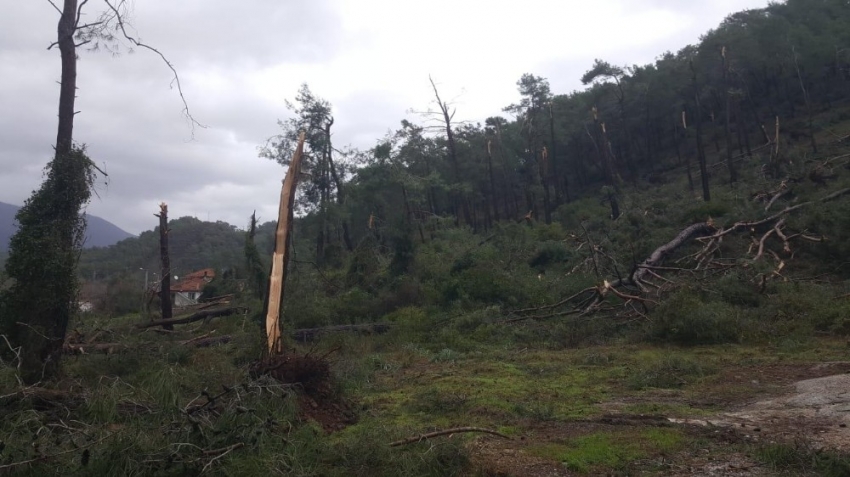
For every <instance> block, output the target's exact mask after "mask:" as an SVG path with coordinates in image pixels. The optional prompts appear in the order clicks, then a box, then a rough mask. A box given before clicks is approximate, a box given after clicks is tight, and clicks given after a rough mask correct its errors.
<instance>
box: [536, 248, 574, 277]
mask: <svg viewBox="0 0 850 477" xmlns="http://www.w3.org/2000/svg"><path fill="white" fill-rule="evenodd" d="M572 255H573V254H572V251H570V250H569V249H567V247H565V246H564V244H562V243H561V242H554V241H548V242H543V243H542V244H540V245H539V246H538V247H537V252H536V253H535V254H534V256H533V257H531V260H529V261H528V266H530V267H532V268H535V269H537V270H540V271H542V270H543V269H545V268H546V267H547V266H549V265H554V264H557V263H562V262H566V261H568V260H569V259H570V258H572Z"/></svg>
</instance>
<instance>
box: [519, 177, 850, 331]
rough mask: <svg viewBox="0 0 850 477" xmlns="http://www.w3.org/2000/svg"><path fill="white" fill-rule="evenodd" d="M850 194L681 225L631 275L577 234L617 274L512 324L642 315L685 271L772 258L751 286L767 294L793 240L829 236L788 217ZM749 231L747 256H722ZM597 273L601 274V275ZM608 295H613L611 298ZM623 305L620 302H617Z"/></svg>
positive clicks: (595, 261)
mask: <svg viewBox="0 0 850 477" xmlns="http://www.w3.org/2000/svg"><path fill="white" fill-rule="evenodd" d="M784 184H785V181H783V183H782V184H781V185H780V187H779V189H778V190H777V191H773V192H772V193H770V194H767V195H768V196H770V197H771V198H770V200H769V202H768V204H767V206H766V207H765V212H767V211H769V209H770V207H771V206H772V205H773V204H774V203H775V202H776V201H777V199H778V198H780V197H783V196H784V195H785V186H784ZM848 194H850V188H843V189H839V190H836V191H834V192H832V193H829V194H826V195H824V196H822V197H821V198H819V199H816V200H811V201H808V202H802V203H798V204H795V205H788V206H787V207H785V208H784V209H782V210H780V211H778V212H776V213H773V214H770V215H768V216H767V217H765V218H761V219H754V220H746V221H738V222H735V223H733V224H731V225H729V226H728V227H723V226H719V227H718V226H717V225H716V224H715V223H714V222H713V220H711V219H709V220H708V221H707V222H700V223H695V224H692V225H690V226H688V227H685V228H684V229H682V230H681V231H680V232H679V233H678V234H676V236H675V237H674V238H673V239H672V240H670V241H669V242H667V243H665V244H663V245H661V246H659V247H658V248H656V249H655V250H654V251H653V252H652V253H651V254H650V255H649V256H648V257H647V258H646V259H645V260H643V261H642V262H641V263H635V264H633V266H632V268H631V271H630V272H629V273H628V275H624V274H622V273H621V268H619V267H618V266H617V265H616V263H615V260H614V259H613V258H612V257H611V256H610V255H609V254H607V253H606V252H605V251H604V250H603V249H602V247H600V246H598V245H595V244H594V243H593V242H592V241H591V239H590V237H589V236H588V237H587V238H586V239H585V240H581V239H579V238H578V237H576V241H577V242H580V243H579V248H583V247H584V245H587V246H588V250H589V254H590V256H589V257H588V258H587V260H586V263H589V264H592V265H593V267H594V268H595V269H596V270H597V272H598V270H599V263H600V262H602V261H609V262H611V263H612V264H613V268H614V270H615V271H616V273H617V275H618V277H617V278H616V279H611V280H607V279H603V278H602V277H601V276H599V278H600V280H601V283H599V284H597V285H596V286H592V287H588V288H585V289H583V290H580V291H578V292H577V293H575V294H573V295H571V296H569V297H568V298H566V299H563V300H561V301H559V302H557V303H553V304H549V305H543V306H539V307H532V308H525V309H521V310H515V311H514V312H513V313H514V315H515V316H514V317H513V318H511V319H508V320H507V321H508V322H515V321H523V320H529V319H543V318H551V317H559V316H568V315H579V316H587V315H591V314H594V313H598V312H611V313H614V314H620V315H625V316H633V315H641V316H644V315H645V313H646V312H647V311H648V309H649V306H652V305H655V304H657V301H656V300H654V299H653V298H652V297H653V296H655V297H658V296H661V294H662V293H664V292H669V291H672V290H673V289H675V288H677V287H678V286H680V285H681V284H682V283H677V279H676V278H675V277H676V276H679V275H684V276H686V279H685V280H684V282H685V283H690V282H694V281H695V280H698V279H699V276H700V275H711V274H716V273H723V272H725V271H728V270H732V269H734V268H738V267H743V268H752V266H753V265H754V264H756V263H757V262H759V261H761V260H763V259H764V258H765V257H770V259H772V260H773V261H774V266H773V267H772V270H769V271H766V272H761V273H756V274H755V276H754V277H753V284H754V285H755V286H756V288H757V289H758V290H759V291H760V292H763V291H764V290H765V287H766V285H767V283H768V282H769V281H771V280H787V277H786V276H785V275H783V270H784V269H785V267H786V263H787V261H788V260H791V259H792V258H793V257H794V255H795V252H794V250H793V248H792V245H791V244H792V243H793V242H795V241H807V242H823V241H824V240H825V237H823V236H820V235H816V234H811V233H808V232H807V231H790V230H788V225H787V218H788V217H789V216H790V215H791V214H792V213H794V212H795V211H798V210H800V209H805V208H808V207H812V206H816V205H819V204H825V203H828V202H832V201H834V200H837V199H839V198H842V197H844V196H846V195H848ZM747 232H748V233H749V234H750V240H749V246H748V248H747V251H746V253H745V254H744V256H739V257H723V256H722V255H721V254H720V251H721V246H722V245H723V242H724V239H727V238H728V237H730V236H732V235H733V234H743V233H747ZM769 241H778V243H779V244H781V251H778V252H777V251H775V250H773V248H776V247H772V248H771V247H769V246H768V243H769ZM694 243H696V244H698V245H699V247H698V249H697V251H695V252H693V253H691V254H688V255H685V256H683V257H680V258H678V259H677V260H676V263H674V264H672V265H671V264H669V263H667V262H668V261H669V260H670V259H671V258H672V257H673V256H674V254H675V253H676V252H677V251H678V250H679V249H681V248H683V247H685V246H687V245H689V244H694ZM597 275H599V274H598V273H597ZM609 298H614V299H613V300H609ZM618 303H619V304H618Z"/></svg>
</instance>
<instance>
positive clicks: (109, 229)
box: [0, 202, 134, 252]
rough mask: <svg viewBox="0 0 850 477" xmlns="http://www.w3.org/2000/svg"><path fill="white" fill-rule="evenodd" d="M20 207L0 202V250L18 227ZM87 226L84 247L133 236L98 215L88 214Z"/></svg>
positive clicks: (111, 242) (98, 245)
mask: <svg viewBox="0 0 850 477" xmlns="http://www.w3.org/2000/svg"><path fill="white" fill-rule="evenodd" d="M18 209H20V207H18V206H16V205H12V204H6V203H5V202H0V252H5V251H6V250H8V249H9V239H10V238H12V235H13V234H14V233H15V231H16V230H17V229H18V224H17V222H15V214H16V213H17V212H18ZM87 218H88V226H87V227H86V242H85V247H86V248H91V247H108V246H110V245H113V244H116V243H118V242H120V241H121V240H124V239H126V238H130V237H134V235H133V234H130V233H128V232H125V231H123V230H121V229H120V228H118V226H116V225H115V224H112V223H110V222H108V221H106V220H104V219H101V218H100V217H95V216H94V215H88V216H87Z"/></svg>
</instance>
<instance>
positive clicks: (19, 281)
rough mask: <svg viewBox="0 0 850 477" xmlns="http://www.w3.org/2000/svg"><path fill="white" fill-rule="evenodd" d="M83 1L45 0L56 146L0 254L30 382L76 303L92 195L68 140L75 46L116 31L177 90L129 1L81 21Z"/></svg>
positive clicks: (2, 305) (12, 323)
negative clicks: (56, 61) (52, 16)
mask: <svg viewBox="0 0 850 477" xmlns="http://www.w3.org/2000/svg"><path fill="white" fill-rule="evenodd" d="M88 2H89V0H82V1H81V2H78V1H77V0H64V2H63V4H62V8H61V9H60V8H59V7H58V6H57V5H56V4H54V3H53V2H50V3H51V5H53V7H54V8H55V9H56V11H57V12H58V13H59V22H58V25H57V39H56V41H55V42H53V43H51V45H50V46H49V49H52V48H53V47H58V48H59V54H60V57H61V63H62V73H61V81H60V88H59V125H58V128H57V134H56V145H55V146H54V149H55V153H54V156H53V160H52V161H51V162H50V163H49V164H48V165H47V170H46V176H47V177H46V179H45V181H44V182H43V183H42V185H41V188H40V189H39V190H37V191H35V192H34V193H33V195H32V196H31V197H30V198H29V199H28V200H27V202H26V203H25V204H24V206H23V207H22V208H21V209H20V210H19V211H18V214H17V215H16V218H17V221H18V225H19V227H18V231H17V232H16V233H15V235H14V236H13V237H12V240H11V242H10V247H9V250H10V251H9V259H8V261H7V262H6V272H7V274H8V275H9V277H10V278H12V279H14V282H13V283H14V284H13V285H12V287H11V288H9V289H8V290H6V291H4V292H3V294H2V296H0V332H2V333H3V334H5V335H6V336H7V337H8V338H9V339H10V341H11V343H12V345H13V346H15V347H17V348H19V356H20V359H21V363H20V370H21V379H22V380H23V381H24V382H26V383H29V384H32V383H36V382H39V381H41V380H44V379H50V378H52V377H54V376H56V374H57V373H58V372H59V361H60V357H61V355H62V346H63V344H64V341H65V333H66V331H67V328H68V322H69V321H70V320H71V318H72V317H73V315H74V313H75V312H76V311H77V308H78V305H77V278H76V267H77V259H78V257H79V250H80V248H81V247H82V245H83V240H84V237H85V235H84V233H85V219H84V218H83V217H82V216H81V215H80V210H81V209H82V207H83V206H84V205H85V204H86V203H88V201H89V198H90V197H91V187H92V184H93V183H94V177H95V170H98V169H97V167H96V166H95V165H94V163H93V162H92V161H91V159H89V157H88V156H87V155H86V153H85V146H82V145H77V144H75V143H74V117H75V115H76V111H75V110H74V105H75V102H76V95H77V48H78V47H80V46H82V45H85V44H88V43H92V42H95V44H97V43H98V42H116V41H117V40H118V36H120V37H122V38H123V39H125V40H127V41H129V42H130V43H132V44H133V45H134V46H136V47H141V48H145V49H148V50H150V51H153V52H155V53H156V54H158V55H159V56H160V57H161V58H162V59H163V60H164V61H165V63H166V64H167V65H168V67H169V68H170V69H171V71H172V72H173V73H174V75H175V82H176V85H177V88H178V91H179V92H180V97H181V98H183V93H182V88H181V86H180V81H179V78H178V77H177V72H176V70H175V69H174V67H173V66H172V65H171V63H169V62H168V60H167V59H166V58H165V56H163V55H162V53H160V52H159V51H158V50H156V49H155V48H152V47H150V46H148V45H146V44H144V43H142V42H140V41H138V40H136V39H135V38H134V37H132V36H130V35H129V34H128V33H127V31H126V28H125V17H126V14H127V11H128V4H127V2H126V1H125V0H117V1H116V2H110V1H109V0H104V4H105V5H106V8H105V9H104V10H103V12H102V13H100V14H99V16H98V19H97V20H96V21H94V22H91V23H81V19H82V18H83V7H85V5H86V4H87V3H88ZM183 105H184V113H185V114H186V115H187V117H188V118H189V119H190V120H191V121H192V124H193V125H200V124H199V123H197V122H196V121H195V120H194V118H192V116H191V114H189V109H188V106H187V104H186V101H185V99H183ZM101 172H102V171H101Z"/></svg>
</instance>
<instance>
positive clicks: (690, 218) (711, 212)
mask: <svg viewBox="0 0 850 477" xmlns="http://www.w3.org/2000/svg"><path fill="white" fill-rule="evenodd" d="M728 213H729V206H727V205H726V204H724V203H722V202H706V203H703V204H700V205H697V206H695V207H691V208H689V209H687V210H685V211H683V212H682V215H681V217H680V219H679V222H680V223H685V224H693V223H697V222H707V221H708V219H710V218H711V219H717V218H719V217H723V216H724V215H726V214H728Z"/></svg>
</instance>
